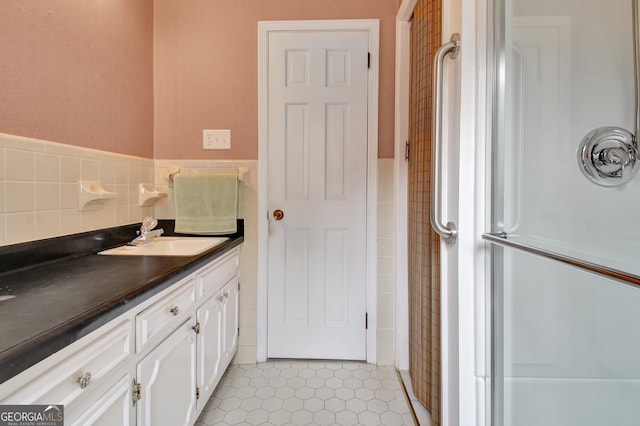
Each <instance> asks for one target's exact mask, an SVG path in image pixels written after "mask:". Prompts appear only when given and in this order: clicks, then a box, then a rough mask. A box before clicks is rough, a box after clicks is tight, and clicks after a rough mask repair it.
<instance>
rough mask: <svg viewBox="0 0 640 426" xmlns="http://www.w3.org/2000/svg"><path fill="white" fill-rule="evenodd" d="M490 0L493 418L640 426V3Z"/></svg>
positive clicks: (514, 422) (564, 425)
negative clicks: (639, 53) (639, 64)
mask: <svg viewBox="0 0 640 426" xmlns="http://www.w3.org/2000/svg"><path fill="white" fill-rule="evenodd" d="M494 6H495V16H494V24H495V25H494V29H495V33H496V39H495V48H496V66H495V69H496V79H495V90H496V95H497V96H496V97H495V99H496V100H497V102H496V104H495V108H494V115H495V120H494V128H493V132H494V137H493V148H492V224H491V227H492V229H491V232H490V233H487V234H485V236H484V238H485V239H486V240H487V241H488V242H489V243H490V244H491V247H492V259H493V260H492V262H493V265H492V271H493V277H492V278H493V287H492V292H493V298H492V315H493V321H492V322H493V327H492V339H493V346H492V387H493V389H492V418H493V425H494V426H503V425H504V426H529V425H532V426H533V425H536V426H537V425H546V426H548V425H558V426H571V425H581V426H583V425H588V426H589V425H593V426H596V425H598V426H600V425H616V426H618V425H640V332H639V330H640V175H636V176H635V177H634V176H631V177H630V178H628V179H627V177H628V176H626V175H628V174H629V173H630V172H635V171H634V170H633V167H635V166H634V164H635V163H634V161H635V159H634V158H631V157H634V156H635V155H637V151H636V149H635V148H637V147H636V146H635V144H636V141H635V139H633V137H632V138H631V148H628V147H626V145H620V146H618V145H617V144H618V141H617V139H616V138H617V137H618V133H616V132H611V134H610V135H605V137H604V139H603V141H604V142H602V144H603V145H602V144H601V145H600V148H602V149H601V151H602V152H595V151H594V152H595V153H592V152H589V153H588V154H587V157H586V158H587V160H588V161H590V162H592V163H593V164H592V165H595V166H599V167H602V168H603V170H604V171H602V172H595V175H596V179H593V178H592V176H589V173H588V172H585V170H584V164H583V155H582V150H583V149H584V146H585V145H588V144H589V143H590V142H591V141H592V139H590V138H593V134H594V133H593V130H594V129H599V128H606V129H609V128H620V129H628V133H629V134H630V135H633V134H635V133H636V127H637V111H636V109H637V105H636V104H637V99H636V93H637V85H636V74H637V71H636V69H635V61H636V59H635V57H634V39H635V37H637V36H636V34H635V32H634V25H633V17H634V16H635V14H636V12H637V11H636V10H635V4H634V3H633V2H632V1H631V0H608V1H604V0H538V1H534V2H532V1H530V0H496V2H495V4H494ZM585 141H586V142H585ZM593 145H598V144H593V143H591V144H590V149H592V148H593ZM621 146H622V148H621ZM600 163H602V164H600ZM600 174H602V175H603V176H600ZM607 174H608V176H605V175H607ZM622 175H625V178H624V179H623V178H622ZM631 175H633V173H631ZM601 177H602V179H603V181H602V182H600V181H598V180H599V179H600V178H601Z"/></svg>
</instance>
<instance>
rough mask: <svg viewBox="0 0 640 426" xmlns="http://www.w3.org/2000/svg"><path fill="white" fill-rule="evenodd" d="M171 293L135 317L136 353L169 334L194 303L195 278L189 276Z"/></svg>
mask: <svg viewBox="0 0 640 426" xmlns="http://www.w3.org/2000/svg"><path fill="white" fill-rule="evenodd" d="M176 286H177V288H176V289H175V290H173V291H172V292H171V293H169V294H167V295H166V296H164V297H162V298H161V299H160V300H158V301H157V302H155V303H154V304H153V305H151V306H149V307H148V308H147V309H145V310H144V311H142V312H140V313H139V314H138V315H136V353H140V352H141V351H142V350H143V349H144V348H145V347H146V346H147V345H149V344H151V343H153V342H154V341H155V342H156V343H158V342H159V341H160V340H161V339H163V338H164V337H166V336H168V335H169V334H171V332H172V331H174V330H175V329H176V328H178V326H179V325H180V324H182V322H184V315H186V314H187V313H188V312H189V310H190V309H191V308H192V306H193V305H194V303H195V301H196V295H195V278H194V277H193V276H190V277H188V278H186V279H185V280H184V281H183V282H182V284H176Z"/></svg>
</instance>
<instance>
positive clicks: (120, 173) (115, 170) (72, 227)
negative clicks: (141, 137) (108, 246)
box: [0, 133, 155, 245]
mask: <svg viewBox="0 0 640 426" xmlns="http://www.w3.org/2000/svg"><path fill="white" fill-rule="evenodd" d="M154 168H155V162H154V160H150V159H145V158H140V157H133V156H127V155H121V154H114V153H110V152H105V151H98V150H94V149H87V148H80V147H75V146H71V145H64V144H59V143H54V142H47V141H43V140H38V139H33V138H25V137H20V136H13V135H8V134H3V133H0V245H8V244H15V243H21V242H26V241H33V240H38V239H43V238H50V237H57V236H61V235H68V234H74V233H78V232H85V231H93V230H96V229H101V228H109V227H113V226H120V225H127V224H130V223H136V222H140V221H141V219H142V218H144V217H145V216H149V215H152V214H153V207H140V206H138V184H139V183H152V182H153V178H154ZM80 180H96V181H101V182H102V183H103V184H104V187H105V189H107V190H108V191H112V192H117V193H118V196H117V198H115V199H114V200H109V201H106V202H105V203H104V205H103V206H102V207H101V208H100V209H95V210H89V211H79V210H78V194H79V192H78V186H79V183H78V182H79V181H80Z"/></svg>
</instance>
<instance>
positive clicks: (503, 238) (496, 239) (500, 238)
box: [482, 233, 640, 286]
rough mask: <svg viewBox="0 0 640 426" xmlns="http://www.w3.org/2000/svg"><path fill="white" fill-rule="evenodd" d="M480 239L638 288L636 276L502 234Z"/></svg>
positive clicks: (638, 282)
mask: <svg viewBox="0 0 640 426" xmlns="http://www.w3.org/2000/svg"><path fill="white" fill-rule="evenodd" d="M482 239H483V240H485V241H488V242H490V243H492V244H495V245H498V246H502V247H509V248H512V249H517V250H520V251H523V252H525V253H529V254H533V255H536V256H541V257H544V258H546V259H552V260H555V261H558V262H561V263H564V264H566V265H571V266H575V267H576V268H579V269H584V270H587V271H590V272H594V273H596V274H599V275H602V276H604V277H607V278H611V279H614V280H619V281H623V282H625V283H627V284H633V285H636V286H640V277H639V276H637V275H633V274H630V273H628V272H623V271H620V270H618V269H614V268H609V267H606V266H602V265H598V264H595V263H591V262H587V261H585V260H580V259H578V258H575V257H571V256H566V255H563V254H560V253H556V252H553V251H550V250H545V249H543V248H539V247H534V246H532V245H529V244H524V243H521V242H518V241H513V240H510V239H509V236H508V235H506V234H504V233H487V234H483V235H482Z"/></svg>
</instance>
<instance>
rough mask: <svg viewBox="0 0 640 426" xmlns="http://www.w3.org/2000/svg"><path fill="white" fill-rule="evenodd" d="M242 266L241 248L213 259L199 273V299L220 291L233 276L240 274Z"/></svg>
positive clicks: (197, 285)
mask: <svg viewBox="0 0 640 426" xmlns="http://www.w3.org/2000/svg"><path fill="white" fill-rule="evenodd" d="M239 268H240V250H239V249H238V248H235V249H233V250H231V251H230V252H229V253H227V254H225V255H224V256H221V257H219V258H217V259H216V260H214V261H212V262H211V263H210V264H209V265H208V266H205V267H204V268H202V270H201V271H199V272H198V274H197V284H196V287H197V294H198V299H207V298H208V297H209V296H211V295H213V294H215V293H216V292H218V291H219V290H220V289H221V288H222V287H223V286H224V285H225V284H226V283H228V282H229V281H230V280H231V279H232V278H233V277H235V276H236V275H238V270H239Z"/></svg>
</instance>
